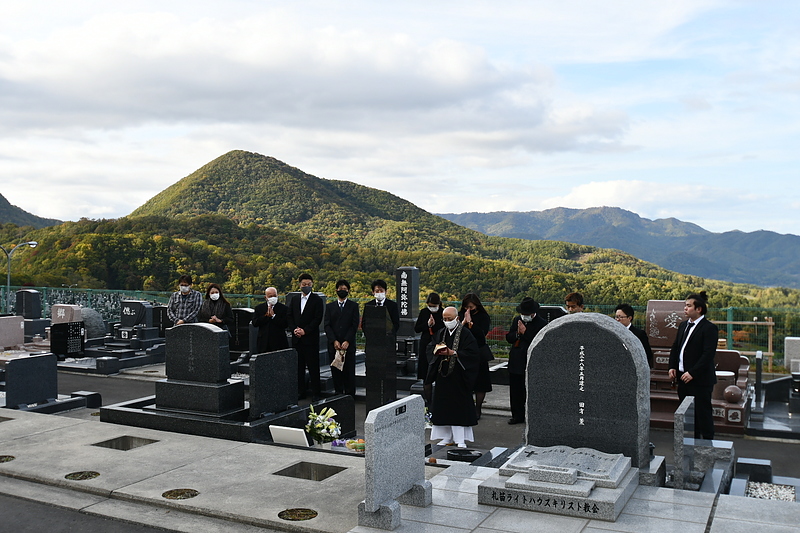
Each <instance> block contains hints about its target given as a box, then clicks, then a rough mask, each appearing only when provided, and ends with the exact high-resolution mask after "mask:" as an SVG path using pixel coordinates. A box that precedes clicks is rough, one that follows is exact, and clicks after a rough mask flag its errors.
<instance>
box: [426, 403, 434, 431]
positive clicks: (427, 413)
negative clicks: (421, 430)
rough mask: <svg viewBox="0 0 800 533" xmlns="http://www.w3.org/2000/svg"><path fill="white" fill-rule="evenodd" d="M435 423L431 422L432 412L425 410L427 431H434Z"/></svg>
mask: <svg viewBox="0 0 800 533" xmlns="http://www.w3.org/2000/svg"><path fill="white" fill-rule="evenodd" d="M432 428H433V422H431V412H430V411H428V408H427V407H426V408H425V429H432Z"/></svg>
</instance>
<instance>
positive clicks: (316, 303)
mask: <svg viewBox="0 0 800 533" xmlns="http://www.w3.org/2000/svg"><path fill="white" fill-rule="evenodd" d="M301 298H302V297H301V296H300V295H297V297H295V298H293V299H292V301H291V306H290V307H289V332H293V331H294V330H295V328H303V330H304V331H305V332H306V334H305V335H303V336H302V337H292V339H293V344H294V346H318V345H319V327H320V325H321V324H322V316H323V315H324V314H325V304H324V303H323V301H322V298H320V297H319V296H317V295H316V294H314V293H313V292H312V293H311V294H309V295H308V302H306V307H305V309H304V310H303V312H302V313H301V312H300V300H301Z"/></svg>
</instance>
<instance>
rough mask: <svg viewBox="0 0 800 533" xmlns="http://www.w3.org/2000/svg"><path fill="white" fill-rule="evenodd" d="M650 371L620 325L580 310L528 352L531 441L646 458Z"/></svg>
mask: <svg viewBox="0 0 800 533" xmlns="http://www.w3.org/2000/svg"><path fill="white" fill-rule="evenodd" d="M649 377H650V371H649V367H648V364H647V357H646V356H645V352H644V348H643V347H642V344H641V342H639V340H638V339H637V338H636V337H635V336H634V335H633V334H632V333H631V332H630V331H628V330H627V329H626V328H625V327H624V326H622V325H621V324H619V323H618V322H617V321H616V320H614V319H612V318H609V317H607V316H605V315H601V314H598V313H578V314H573V315H568V316H565V317H561V318H559V319H557V320H555V321H553V322H552V323H550V324H548V325H547V327H545V328H544V329H543V330H542V331H540V332H539V334H538V335H537V336H536V338H535V339H534V341H533V343H532V344H531V348H530V349H529V351H528V366H527V385H528V399H527V417H526V422H527V427H526V443H527V444H531V445H535V446H558V445H566V446H570V447H573V448H583V447H585V448H593V449H596V450H599V451H601V452H605V453H622V454H624V455H625V456H626V457H630V458H631V462H632V464H633V466H639V467H641V466H647V465H648V460H649V450H648V443H649V422H650V401H649V386H650V380H649Z"/></svg>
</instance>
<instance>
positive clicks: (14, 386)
mask: <svg viewBox="0 0 800 533" xmlns="http://www.w3.org/2000/svg"><path fill="white" fill-rule="evenodd" d="M56 398H58V359H57V358H56V356H55V354H51V353H48V354H44V355H32V356H30V357H20V358H19V359H11V360H9V361H7V362H6V406H7V407H17V406H20V407H23V408H24V407H27V406H28V404H34V403H40V402H47V401H54V400H55V399H56Z"/></svg>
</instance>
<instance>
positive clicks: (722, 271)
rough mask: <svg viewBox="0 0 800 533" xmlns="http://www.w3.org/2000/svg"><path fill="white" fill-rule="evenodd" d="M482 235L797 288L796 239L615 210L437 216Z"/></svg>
mask: <svg viewBox="0 0 800 533" xmlns="http://www.w3.org/2000/svg"><path fill="white" fill-rule="evenodd" d="M440 216H442V217H444V218H446V219H448V220H451V221H453V222H455V223H457V224H460V225H462V226H465V227H467V228H471V229H475V230H477V231H480V232H482V233H485V234H487V235H497V236H502V237H517V238H521V239H532V240H537V239H553V240H559V241H567V242H573V243H576V244H586V245H590V246H599V247H601V248H615V249H618V250H622V251H624V252H627V253H629V254H632V255H634V256H636V257H638V258H640V259H644V260H645V261H650V262H652V263H655V264H657V265H659V266H662V267H664V268H666V269H669V270H673V271H676V272H682V273H684V274H690V275H693V276H701V277H706V278H712V279H721V280H725V281H733V282H737V283H752V284H756V285H762V286H785V287H792V288H800V236H797V235H781V234H779V233H775V232H772V231H755V232H751V233H744V232H741V231H728V232H725V233H712V232H710V231H707V230H705V229H703V228H701V227H700V226H697V225H695V224H691V223H688V222H682V221H680V220H677V219H675V218H667V219H658V220H648V219H646V218H642V217H640V216H639V215H637V214H636V213H632V212H630V211H626V210H624V209H620V208H618V207H593V208H590V209H566V208H562V207H559V208H556V209H547V210H545V211H528V212H508V211H498V212H493V213H462V214H452V213H447V214H442V215H440Z"/></svg>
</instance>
